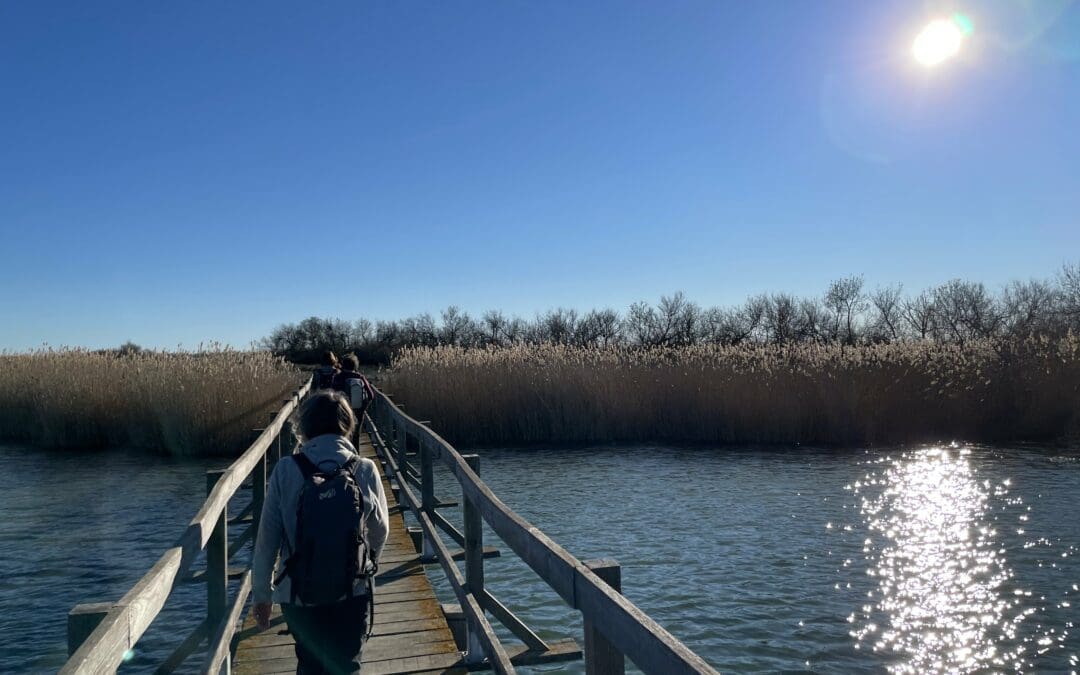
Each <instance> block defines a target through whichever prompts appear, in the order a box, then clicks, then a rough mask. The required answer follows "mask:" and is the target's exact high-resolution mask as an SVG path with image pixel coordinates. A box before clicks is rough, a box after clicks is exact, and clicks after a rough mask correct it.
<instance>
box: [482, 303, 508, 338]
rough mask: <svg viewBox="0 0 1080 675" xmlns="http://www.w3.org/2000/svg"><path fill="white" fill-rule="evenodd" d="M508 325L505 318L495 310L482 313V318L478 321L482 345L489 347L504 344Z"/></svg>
mask: <svg viewBox="0 0 1080 675" xmlns="http://www.w3.org/2000/svg"><path fill="white" fill-rule="evenodd" d="M508 323H509V322H508V321H507V319H506V316H504V315H503V313H502V312H500V311H499V310H497V309H491V310H488V311H487V312H484V316H483V317H482V318H481V319H480V326H481V328H482V330H483V341H484V343H485V344H489V345H503V344H506V339H507V335H506V328H507V324H508Z"/></svg>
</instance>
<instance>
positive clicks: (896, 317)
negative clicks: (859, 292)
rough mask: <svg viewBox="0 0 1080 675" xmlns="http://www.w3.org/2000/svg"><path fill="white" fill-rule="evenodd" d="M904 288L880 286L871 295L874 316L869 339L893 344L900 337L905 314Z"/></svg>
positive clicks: (897, 285)
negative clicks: (902, 319) (901, 323)
mask: <svg viewBox="0 0 1080 675" xmlns="http://www.w3.org/2000/svg"><path fill="white" fill-rule="evenodd" d="M902 291H903V286H901V285H900V284H896V285H895V286H879V287H877V288H876V289H874V291H873V292H872V293H870V304H871V306H872V307H873V308H874V315H873V317H872V319H871V321H870V329H869V335H868V337H869V338H870V339H871V340H873V341H875V342H893V341H895V340H897V339H898V338H899V337H900V328H901V325H900V321H901V318H902V314H903V299H902V295H901V293H902Z"/></svg>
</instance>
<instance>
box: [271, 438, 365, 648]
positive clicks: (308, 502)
mask: <svg viewBox="0 0 1080 675" xmlns="http://www.w3.org/2000/svg"><path fill="white" fill-rule="evenodd" d="M292 458H293V460H294V461H295V462H296V465H297V466H298V467H299V468H300V472H301V473H302V474H303V475H304V486H303V487H302V488H301V489H300V498H299V499H298V500H297V505H296V547H295V550H294V551H293V552H292V555H290V556H289V558H288V559H287V560H286V561H285V569H284V571H283V573H282V575H281V576H282V577H284V576H285V575H286V574H287V575H289V578H290V580H291V582H292V583H291V596H292V600H291V601H292V602H293V603H295V602H296V600H297V599H298V598H299V599H300V601H301V602H303V603H304V604H305V605H328V604H333V603H336V602H339V601H341V600H343V599H345V598H351V597H353V585H354V583H355V582H356V580H357V579H366V580H367V584H368V595H369V598H370V599H371V606H373V605H374V595H373V593H372V590H373V588H372V586H373V584H372V577H373V576H374V575H375V564H374V561H372V560H371V559H370V556H369V551H368V547H367V543H366V542H365V540H364V527H363V518H364V501H363V497H362V496H361V493H360V486H359V485H357V483H356V478H355V475H354V474H355V472H356V468H357V467H358V466H359V465H360V457H358V456H356V455H354V456H353V457H351V458H350V459H349V460H348V461H347V462H345V463H344V464H342V465H341V466H335V467H334V468H333V469H332V470H331V471H323V470H322V469H320V468H319V467H318V466H316V465H315V463H314V462H312V461H311V460H310V459H309V458H308V457H307V456H306V455H305V454H304V453H297V454H295V455H292ZM328 463H329V462H328ZM279 582H280V578H279ZM372 615H373V616H372V618H374V610H372ZM370 629H371V623H370V622H369V623H368V630H370Z"/></svg>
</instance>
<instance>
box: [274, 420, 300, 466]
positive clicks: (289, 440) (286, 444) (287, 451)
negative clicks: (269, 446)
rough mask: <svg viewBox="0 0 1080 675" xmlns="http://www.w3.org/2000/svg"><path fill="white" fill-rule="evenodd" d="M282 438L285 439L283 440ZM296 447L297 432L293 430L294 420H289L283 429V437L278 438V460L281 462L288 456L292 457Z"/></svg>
mask: <svg viewBox="0 0 1080 675" xmlns="http://www.w3.org/2000/svg"><path fill="white" fill-rule="evenodd" d="M282 436H284V437H285V438H284V439H282ZM295 445H296V431H295V430H294V429H293V423H292V419H287V420H285V424H284V425H283V426H282V427H281V435H279V436H278V446H277V459H278V460H280V459H281V458H282V457H284V456H286V455H291V454H292V451H293V447H294V446H295Z"/></svg>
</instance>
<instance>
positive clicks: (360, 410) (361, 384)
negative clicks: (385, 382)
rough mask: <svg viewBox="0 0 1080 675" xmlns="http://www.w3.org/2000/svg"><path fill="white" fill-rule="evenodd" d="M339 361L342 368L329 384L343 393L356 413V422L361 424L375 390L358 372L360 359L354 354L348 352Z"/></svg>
mask: <svg viewBox="0 0 1080 675" xmlns="http://www.w3.org/2000/svg"><path fill="white" fill-rule="evenodd" d="M341 362H342V370H341V372H339V373H338V374H337V375H335V376H334V381H333V383H332V384H331V386H333V388H334V389H336V390H338V391H340V392H341V393H342V394H345V398H347V399H349V405H351V406H352V409H353V412H354V413H355V414H356V420H357V422H359V423H361V424H362V423H363V421H364V412H366V411H367V409H368V406H369V405H371V401H372V399H374V398H375V390H374V389H372V388H371V383H370V382H368V380H367V378H366V377H364V376H363V375H361V374H360V360H359V359H357V358H356V356H355V355H353V354H349V355H348V356H346V357H345V358H343V359H342V360H341Z"/></svg>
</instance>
